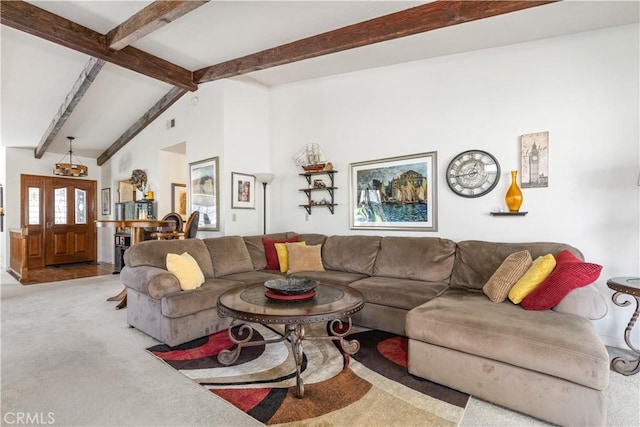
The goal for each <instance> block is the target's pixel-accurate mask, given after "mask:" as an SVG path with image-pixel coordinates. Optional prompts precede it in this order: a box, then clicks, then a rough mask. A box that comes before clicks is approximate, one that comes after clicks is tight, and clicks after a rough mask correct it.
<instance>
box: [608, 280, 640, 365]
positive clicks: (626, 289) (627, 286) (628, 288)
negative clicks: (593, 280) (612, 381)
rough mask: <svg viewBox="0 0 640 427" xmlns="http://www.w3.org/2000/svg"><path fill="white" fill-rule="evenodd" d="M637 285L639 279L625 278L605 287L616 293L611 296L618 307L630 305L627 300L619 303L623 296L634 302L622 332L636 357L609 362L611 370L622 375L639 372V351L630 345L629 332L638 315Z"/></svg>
mask: <svg viewBox="0 0 640 427" xmlns="http://www.w3.org/2000/svg"><path fill="white" fill-rule="evenodd" d="M638 283H640V279H639V278H626V277H623V278H614V279H610V280H609V281H607V286H609V287H610V288H611V289H613V290H614V291H616V293H615V294H613V297H612V300H613V303H614V304H615V305H617V306H618V307H627V306H628V305H630V304H631V301H630V300H629V299H627V300H624V301H621V300H620V298H621V297H623V296H629V297H630V298H634V299H635V300H636V309H635V311H634V312H633V315H632V316H631V320H629V324H628V325H627V328H626V329H625V330H624V341H625V342H626V343H627V345H628V346H629V348H630V349H631V350H632V351H633V352H634V353H635V354H636V355H638V357H636V358H635V359H632V360H626V359H624V358H622V357H616V358H614V359H613V360H612V361H611V369H613V370H614V371H616V372H618V373H620V374H622V375H633V374H637V373H638V372H640V350H639V349H637V348H636V347H634V346H633V344H632V343H631V331H632V329H633V326H634V325H635V323H636V321H637V320H638V315H639V314H640V289H638V288H636V287H635V286H637V285H638ZM634 285H635V286H634Z"/></svg>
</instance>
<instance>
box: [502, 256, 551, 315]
mask: <svg viewBox="0 0 640 427" xmlns="http://www.w3.org/2000/svg"><path fill="white" fill-rule="evenodd" d="M555 266H556V258H555V257H554V256H553V255H551V254H546V255H544V256H539V257H538V258H536V259H535V260H533V262H532V263H531V267H529V269H528V270H527V271H526V272H525V273H524V275H523V276H522V277H521V278H520V279H518V281H517V282H516V284H515V285H513V287H512V288H511V290H510V291H509V299H510V300H511V302H512V303H514V304H520V303H521V302H522V300H523V299H524V297H526V296H527V295H529V294H530V293H531V292H533V290H534V289H535V288H537V287H538V285H540V283H542V281H543V280H544V279H546V278H547V276H549V274H551V272H552V271H553V269H554V268H555Z"/></svg>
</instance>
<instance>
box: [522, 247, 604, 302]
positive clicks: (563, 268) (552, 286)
mask: <svg viewBox="0 0 640 427" xmlns="http://www.w3.org/2000/svg"><path fill="white" fill-rule="evenodd" d="M601 270H602V266H601V265H598V264H591V263H588V262H584V261H582V260H580V259H579V258H577V257H576V256H575V255H574V254H572V253H571V252H569V251H567V250H564V251H562V252H560V253H559V254H558V255H556V268H554V270H553V271H552V272H551V274H550V275H549V277H547V278H546V279H545V280H544V281H543V282H542V283H541V284H540V285H539V286H538V287H537V288H536V289H534V290H533V292H531V293H530V294H529V295H527V296H526V297H525V298H524V299H523V300H522V308H524V309H525V310H548V309H550V308H553V307H555V306H556V305H558V304H559V303H560V301H562V299H563V298H564V297H565V296H566V295H567V294H568V293H569V292H571V291H572V290H574V289H576V288H580V287H582V286H587V285H588V284H590V283H593V282H595V281H596V280H597V279H598V277H600V271H601Z"/></svg>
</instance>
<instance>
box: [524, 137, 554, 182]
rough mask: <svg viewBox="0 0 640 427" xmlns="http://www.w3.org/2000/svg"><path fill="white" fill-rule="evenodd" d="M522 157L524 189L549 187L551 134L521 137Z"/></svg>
mask: <svg viewBox="0 0 640 427" xmlns="http://www.w3.org/2000/svg"><path fill="white" fill-rule="evenodd" d="M520 153H521V156H522V168H521V171H522V173H521V174H520V186H521V187H522V188H543V187H548V186H549V132H537V133H529V134H526V135H522V136H521V137H520Z"/></svg>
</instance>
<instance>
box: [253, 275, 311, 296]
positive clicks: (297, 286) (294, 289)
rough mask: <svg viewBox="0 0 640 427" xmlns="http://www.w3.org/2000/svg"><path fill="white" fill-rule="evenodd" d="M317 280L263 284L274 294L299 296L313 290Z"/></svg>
mask: <svg viewBox="0 0 640 427" xmlns="http://www.w3.org/2000/svg"><path fill="white" fill-rule="evenodd" d="M317 284H318V281H317V280H311V279H299V278H295V279H274V280H267V281H266V282H264V287H265V288H267V289H269V290H270V291H271V292H273V293H274V294H279V295H299V294H304V293H306V292H309V291H311V290H312V289H315V287H316V286H317Z"/></svg>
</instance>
